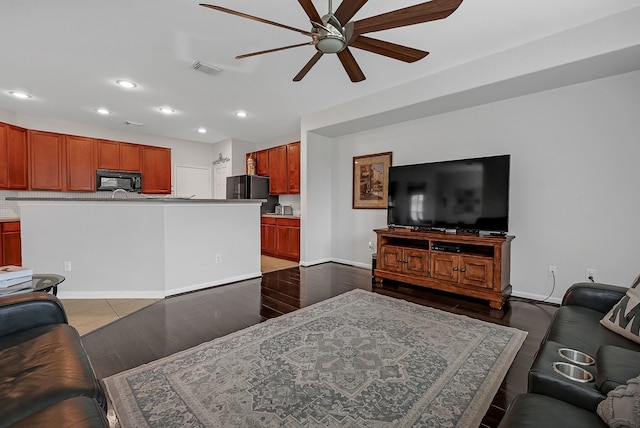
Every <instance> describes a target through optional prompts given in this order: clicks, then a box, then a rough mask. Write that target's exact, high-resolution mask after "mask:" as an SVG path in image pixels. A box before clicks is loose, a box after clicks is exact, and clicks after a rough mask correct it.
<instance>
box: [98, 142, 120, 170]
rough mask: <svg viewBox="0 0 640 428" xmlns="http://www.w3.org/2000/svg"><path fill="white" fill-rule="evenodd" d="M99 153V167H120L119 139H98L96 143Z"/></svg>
mask: <svg viewBox="0 0 640 428" xmlns="http://www.w3.org/2000/svg"><path fill="white" fill-rule="evenodd" d="M96 151H97V154H98V162H97V167H98V169H119V168H120V143H119V142H117V141H109V140H98V141H97V143H96Z"/></svg>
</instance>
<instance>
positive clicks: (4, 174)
mask: <svg viewBox="0 0 640 428" xmlns="http://www.w3.org/2000/svg"><path fill="white" fill-rule="evenodd" d="M8 139H9V125H7V124H5V123H0V189H7V188H8V187H9V157H8V154H7V145H8V141H9V140H8Z"/></svg>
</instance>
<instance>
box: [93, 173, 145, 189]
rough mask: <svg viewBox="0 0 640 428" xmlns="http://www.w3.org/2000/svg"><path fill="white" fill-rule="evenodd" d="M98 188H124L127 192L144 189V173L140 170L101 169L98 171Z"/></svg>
mask: <svg viewBox="0 0 640 428" xmlns="http://www.w3.org/2000/svg"><path fill="white" fill-rule="evenodd" d="M96 189H97V190H109V191H111V190H117V189H123V190H126V191H127V192H140V191H142V174H141V173H139V172H128V171H115V170H111V169H99V170H97V171H96Z"/></svg>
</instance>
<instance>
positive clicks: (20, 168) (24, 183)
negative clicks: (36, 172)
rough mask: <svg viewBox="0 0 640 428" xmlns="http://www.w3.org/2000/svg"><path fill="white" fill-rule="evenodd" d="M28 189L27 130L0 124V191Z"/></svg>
mask: <svg viewBox="0 0 640 428" xmlns="http://www.w3.org/2000/svg"><path fill="white" fill-rule="evenodd" d="M28 187H29V163H28V145H27V130H26V129H23V128H20V127H17V126H13V125H9V124H5V123H0V189H8V190H26V189H27V188H28Z"/></svg>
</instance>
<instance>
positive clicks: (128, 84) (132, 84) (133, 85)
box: [116, 80, 138, 89]
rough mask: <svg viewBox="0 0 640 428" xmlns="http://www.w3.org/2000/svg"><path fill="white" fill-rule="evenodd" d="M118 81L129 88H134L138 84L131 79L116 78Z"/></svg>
mask: <svg viewBox="0 0 640 428" xmlns="http://www.w3.org/2000/svg"><path fill="white" fill-rule="evenodd" d="M116 83H117V84H118V85H120V86H122V87H123V88H127V89H133V88H135V87H136V86H138V85H136V84H135V83H134V82H132V81H130V80H116Z"/></svg>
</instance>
